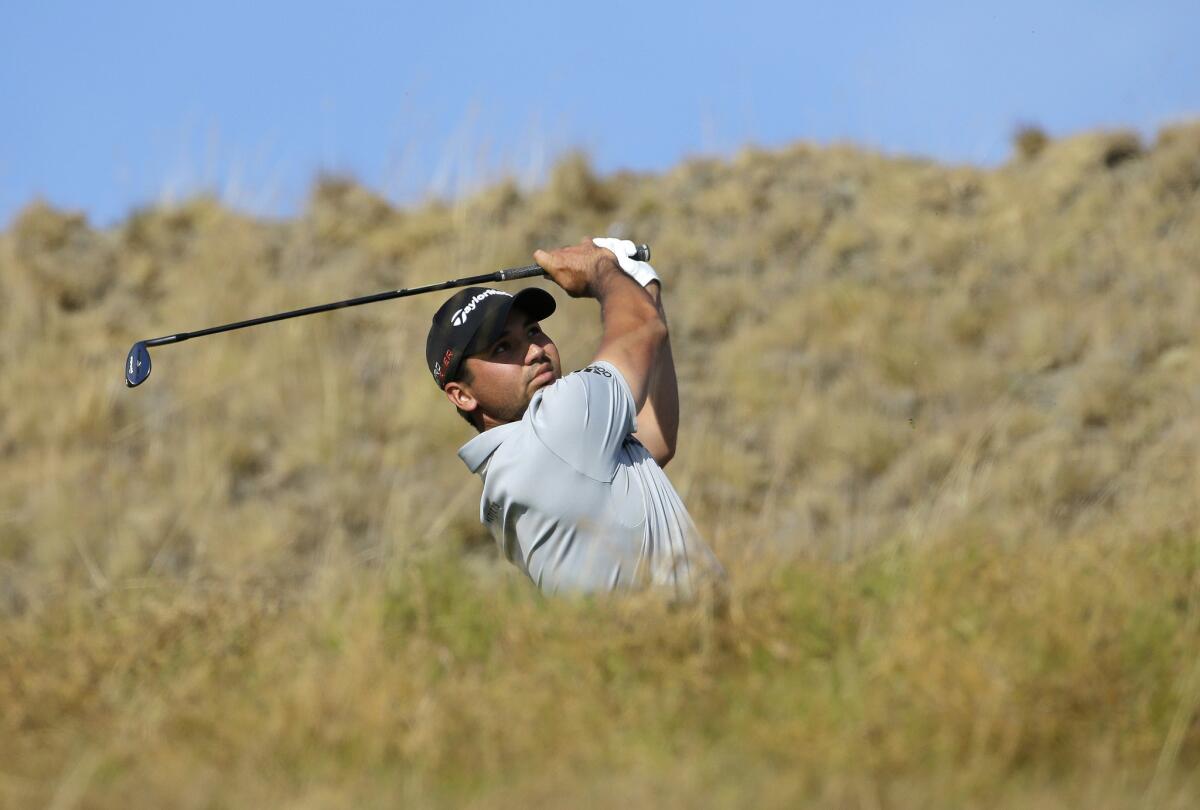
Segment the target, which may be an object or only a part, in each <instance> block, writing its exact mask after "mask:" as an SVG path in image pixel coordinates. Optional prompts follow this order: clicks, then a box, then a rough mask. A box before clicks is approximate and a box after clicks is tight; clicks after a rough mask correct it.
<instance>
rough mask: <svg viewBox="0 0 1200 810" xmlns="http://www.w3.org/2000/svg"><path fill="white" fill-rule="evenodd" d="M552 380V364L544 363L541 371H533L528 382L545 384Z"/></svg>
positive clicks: (538, 384) (537, 384)
mask: <svg viewBox="0 0 1200 810" xmlns="http://www.w3.org/2000/svg"><path fill="white" fill-rule="evenodd" d="M553 381H554V366H552V365H550V364H549V363H546V364H545V366H544V368H542V370H541V371H538V372H535V373H534V375H533V379H532V380H530V382H531V383H532V384H533V385H535V386H542V385H546V384H547V383H550V382H553Z"/></svg>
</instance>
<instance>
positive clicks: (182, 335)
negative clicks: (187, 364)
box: [145, 264, 546, 347]
mask: <svg viewBox="0 0 1200 810" xmlns="http://www.w3.org/2000/svg"><path fill="white" fill-rule="evenodd" d="M545 274H546V271H545V270H543V269H542V268H541V267H539V266H538V265H536V264H531V265H526V266H525V267H513V268H510V269H508V270H497V271H496V272H494V273H484V274H483V275H479V276H469V277H467V278H456V279H452V280H450V281H439V282H437V283H436V284H426V285H425V286H424V287H409V288H408V289H405V290H387V291H385V292H381V293H375V294H374V295H364V296H361V297H359V298H347V299H346V300H344V301H334V302H333V303H330V304H318V305H317V306H312V307H304V308H303V309H293V310H291V311H289V312H278V313H276V314H274V315H264V316H262V317H261V318H251V319H250V320H248V321H237V322H236V323H226V324H222V325H220V326H210V327H209V328H207V329H200V330H197V331H195V332H179V333H177V334H174V335H164V336H163V337H157V338H152V339H150V340H147V341H145V344H146V346H147V347H149V346H164V345H166V344H168V343H180V342H182V341H185V340H188V339H190V338H194V337H203V336H204V335H215V334H217V333H218V332H232V331H233V330H235V329H245V328H246V327H248V326H258V325H259V324H264V323H272V322H274V321H286V320H287V319H288V318H299V317H302V316H304V315H315V314H317V313H318V312H329V311H331V310H335V309H346V308H347V307H357V306H360V305H362V304H374V303H375V302H377V301H388V300H390V299H392V298H405V297H407V296H410V295H420V294H422V293H427V292H437V291H438V290H449V289H453V288H455V287H469V286H471V285H472V284H487V283H490V282H496V281H509V280H512V279H517V278H532V277H535V276H544V275H545Z"/></svg>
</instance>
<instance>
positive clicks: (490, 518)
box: [483, 502, 500, 523]
mask: <svg viewBox="0 0 1200 810" xmlns="http://www.w3.org/2000/svg"><path fill="white" fill-rule="evenodd" d="M499 519H500V504H498V503H491V502H489V503H488V505H487V508H485V509H484V510H483V522H484V523H495V522H496V521H497V520H499Z"/></svg>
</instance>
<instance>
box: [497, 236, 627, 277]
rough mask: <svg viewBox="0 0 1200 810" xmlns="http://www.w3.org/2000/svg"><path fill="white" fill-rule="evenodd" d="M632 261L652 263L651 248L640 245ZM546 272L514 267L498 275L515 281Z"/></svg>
mask: <svg viewBox="0 0 1200 810" xmlns="http://www.w3.org/2000/svg"><path fill="white" fill-rule="evenodd" d="M630 258H631V259H633V260H634V261H637V262H648V261H650V246H649V245H644V244H643V245H638V246H637V250H636V251H634V254H633V255H632V256H630ZM544 275H546V271H545V270H543V269H542V268H541V266H540V265H536V264H530V265H526V266H525V267H514V268H512V269H511V270H501V271H499V272H498V273H497V276H499V280H500V281H513V280H515V279H518V278H534V277H536V276H544Z"/></svg>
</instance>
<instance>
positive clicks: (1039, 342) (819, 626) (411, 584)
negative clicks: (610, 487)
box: [0, 126, 1200, 808]
mask: <svg viewBox="0 0 1200 810" xmlns="http://www.w3.org/2000/svg"><path fill="white" fill-rule="evenodd" d="M606 232H625V233H627V234H629V235H631V236H634V237H636V238H638V239H640V240H645V241H648V242H650V243H651V244H652V245H653V246H654V249H655V256H656V259H657V261H656V264H657V266H658V268H659V270H660V271H661V272H662V274H663V275H664V277H665V281H666V286H667V291H668V298H667V301H668V310H669V315H670V319H671V325H672V332H673V345H674V348H675V354H676V358H677V361H678V364H679V370H680V388H681V392H682V397H683V401H684V414H683V425H682V429H681V436H682V443H681V448H680V452H679V454H678V455H677V457H676V460H675V461H674V462H673V463H672V466H671V468H670V474H671V477H672V479H673V480H674V481H675V483H676V485H677V487H678V488H679V489H680V491H681V493H682V494H683V496H684V498H685V500H686V501H687V502H688V504H689V505H690V507H691V509H692V512H693V515H694V517H695V518H696V520H697V523H698V524H699V525H700V526H701V528H702V530H703V531H704V532H705V534H706V535H707V536H708V537H709V539H710V540H711V541H712V543H713V545H714V547H715V548H716V550H717V553H718V554H719V555H720V556H721V557H722V558H723V560H724V561H725V562H726V564H727V567H728V568H730V570H731V573H732V583H733V584H732V592H731V596H730V601H729V609H728V611H727V612H716V613H714V612H713V611H711V610H709V609H708V608H707V607H706V606H705V605H694V606H684V607H680V606H676V607H669V606H664V605H660V604H656V603H654V602H650V601H645V600H641V599H633V600H629V601H626V602H621V603H615V604H614V603H609V602H603V601H601V602H571V601H567V602H563V601H546V600H543V599H541V598H539V597H538V596H536V595H535V594H534V593H532V592H531V590H530V587H529V586H528V585H527V584H526V583H524V582H522V581H521V580H519V579H518V578H517V577H516V576H515V573H514V572H513V571H512V570H511V569H510V568H508V567H506V566H505V565H504V564H502V563H500V562H499V561H498V560H497V559H496V553H495V551H494V549H492V548H491V547H490V545H489V542H490V541H489V540H488V538H487V535H486V534H485V532H484V531H483V530H482V528H481V527H480V526H479V525H478V523H477V519H476V514H477V499H478V484H477V483H476V482H475V480H474V479H472V478H471V477H470V476H469V474H468V473H467V472H466V470H465V469H464V468H463V467H462V466H461V462H459V461H458V459H457V458H456V457H455V455H454V450H455V449H456V448H457V447H458V445H459V444H461V443H462V442H463V441H464V440H465V439H466V438H468V433H467V432H466V431H467V430H468V429H467V428H466V427H465V425H463V423H462V422H461V421H460V420H459V419H458V417H457V416H456V415H455V414H454V412H453V410H452V409H450V408H449V407H448V406H447V405H446V403H444V402H443V401H441V397H440V395H439V393H438V392H437V390H436V388H435V387H434V386H433V385H432V384H431V383H430V382H429V381H428V376H427V375H428V372H427V371H426V370H425V369H424V368H423V361H422V359H421V357H422V354H421V347H422V346H423V340H424V333H425V330H426V325H427V323H428V318H429V316H430V314H431V313H432V311H433V309H434V308H435V307H436V306H437V304H438V303H440V300H439V299H436V298H431V299H429V300H421V299H417V300H410V301H400V302H392V303H387V304H379V305H374V306H371V307H364V308H359V309H355V310H348V311H345V312H340V313H335V314H330V315H322V316H316V317H313V318H306V319H301V320H297V321H293V322H287V323H284V324H277V325H274V326H268V327H262V328H258V329H254V330H250V331H246V332H241V333H234V334H229V335H223V336H219V337H212V338H206V339H205V340H203V341H197V342H195V343H184V344H180V345H178V346H172V347H167V348H163V349H159V350H157V351H155V353H154V359H155V371H154V375H153V376H152V377H151V379H150V380H149V381H148V382H147V383H146V384H145V385H144V386H143V387H141V388H139V389H137V390H134V391H127V390H126V389H125V388H124V387H123V382H122V380H121V377H120V375H119V373H118V369H117V367H118V365H119V364H120V363H121V360H122V359H123V356H124V352H125V350H126V349H127V348H128V346H129V345H130V344H131V343H132V341H133V340H135V339H138V338H146V337H151V336H156V335H159V334H168V333H171V332H175V331H180V330H186V329H193V328H198V327H201V326H205V325H209V324H214V323H220V322H224V321H230V320H236V319H240V318H244V317H249V316H252V315H255V314H261V313H266V312H272V311H277V310H280V309H284V308H291V307H298V306H303V305H307V304H311V303H317V302H322V301H327V300H334V299H338V298H344V297H348V296H351V295H355V294H361V293H367V292H373V291H376V290H379V289H386V288H390V287H401V286H409V285H413V284H419V283H427V282H430V281H435V280H439V279H443V278H448V277H453V276H459V275H467V274H473V273H476V272H483V271H485V270H488V269H492V268H496V267H501V266H510V265H514V264H521V263H525V262H526V261H527V259H528V256H529V254H530V252H531V251H532V249H533V248H534V247H536V246H539V245H551V244H560V243H566V242H571V241H575V240H577V239H578V238H580V237H582V236H584V235H592V234H598V233H606ZM1198 255H1200V128H1197V127H1195V126H1180V127H1176V128H1173V129H1169V130H1164V131H1163V132H1162V133H1160V135H1159V136H1158V138H1157V140H1156V141H1155V143H1153V144H1152V145H1143V144H1141V143H1139V142H1138V140H1137V139H1136V138H1134V137H1132V136H1130V135H1127V134H1122V133H1093V134H1088V135H1083V136H1079V137H1076V138H1071V139H1066V140H1062V141H1050V142H1045V143H1040V144H1039V145H1038V148H1037V149H1028V148H1021V149H1019V153H1018V155H1017V156H1016V157H1015V158H1014V160H1013V161H1012V162H1011V163H1010V164H1008V165H1006V166H1004V167H1001V168H999V169H997V170H994V171H983V170H977V169H972V168H968V167H946V166H940V165H937V164H934V163H930V162H925V161H916V160H907V159H899V158H890V157H885V156H881V155H876V154H871V153H866V152H863V151H860V150H857V149H853V148H850V147H834V148H816V147H811V146H807V145H804V144H799V145H796V146H794V147H791V148H789V149H786V150H782V151H778V152H766V151H759V150H747V151H744V152H743V153H741V154H740V155H738V156H737V157H736V158H735V159H733V160H731V161H728V162H723V161H716V160H700V161H692V162H689V163H685V164H681V165H680V166H678V167H677V168H676V169H674V170H672V171H670V172H668V173H666V174H664V175H661V176H639V175H632V174H620V175H615V176H612V177H607V178H604V177H597V176H596V175H595V174H594V173H593V172H592V171H591V170H590V169H589V167H588V165H587V162H586V160H584V159H583V158H581V157H578V156H575V157H571V158H568V159H565V160H563V161H562V162H561V163H560V164H559V165H558V166H557V168H556V169H555V171H554V172H553V173H552V176H551V178H550V180H549V182H548V183H547V184H546V186H545V187H544V188H541V189H538V190H535V191H526V190H523V189H521V188H520V187H518V186H517V185H516V184H514V183H500V184H498V185H496V186H493V187H491V188H489V189H487V190H485V191H483V192H481V193H480V194H478V195H475V196H472V197H469V198H466V199H463V200H460V201H457V202H454V203H445V202H432V203H429V204H426V205H424V206H421V207H416V208H411V209H405V210H397V209H395V208H393V207H392V206H390V205H389V204H388V203H387V202H386V201H384V200H382V199H380V198H379V197H377V196H376V195H374V194H372V193H371V192H370V191H368V190H367V189H365V188H363V187H362V186H360V185H358V184H356V183H353V182H350V181H346V180H344V179H338V178H325V179H322V180H321V181H320V182H318V183H317V184H316V186H315V187H314V189H313V192H312V196H311V199H310V200H309V203H308V206H307V208H306V210H305V212H304V213H303V215H301V216H300V217H298V218H296V219H295V220H290V221H285V222H269V221H261V220H254V219H251V218H248V217H245V216H242V215H239V214H237V213H235V212H232V211H230V210H227V209H226V208H224V207H222V206H221V205H219V204H217V203H216V202H214V201H212V200H209V199H204V198H198V199H195V200H192V201H191V202H189V203H187V204H184V205H181V206H177V207H170V208H168V207H156V208H151V209H147V210H144V211H140V212H137V213H135V214H133V215H131V216H130V217H129V218H128V219H127V220H125V221H124V222H122V223H121V224H119V225H118V226H116V227H114V228H111V229H108V230H103V231H101V230H96V229H94V228H91V227H89V225H88V223H87V222H86V221H85V220H84V219H82V218H81V217H79V216H76V215H73V214H71V213H69V212H63V211H58V210H54V209H51V208H48V207H46V206H44V205H38V204H33V205H31V206H30V207H29V208H27V209H26V210H25V211H24V212H23V214H22V215H21V216H20V217H19V218H18V219H17V221H16V222H15V223H14V224H13V226H12V227H11V228H10V229H9V230H8V232H6V233H4V234H2V235H0V334H3V336H4V340H3V341H2V342H0V368H2V369H3V371H4V373H3V374H2V375H0V401H2V402H3V409H2V412H0V705H3V706H4V707H5V709H4V712H3V714H2V717H0V763H3V764H0V803H3V804H7V805H10V806H38V805H49V806H56V807H70V806H97V807H100V806H121V807H128V806H163V805H171V806H198V807H199V806H204V807H207V806H229V805H234V806H246V805H263V804H284V803H286V804H288V805H292V806H312V807H324V806H346V805H364V806H395V805H396V804H404V805H414V806H423V805H425V806H440V805H456V806H461V805H463V804H467V805H471V806H481V807H483V806H512V805H517V804H570V805H582V806H592V805H595V806H610V805H613V804H618V803H622V804H638V805H648V804H666V805H670V806H694V805H709V806H750V805H766V806H779V807H782V806H793V805H794V804H796V803H800V802H807V803H810V804H816V805H823V806H831V807H864V808H866V807H881V806H889V807H890V806H914V807H915V806H929V805H931V804H934V805H938V806H963V807H994V806H1022V807H1026V806H1032V807H1047V808H1050V807H1071V806H1080V805H1088V806H1096V807H1130V806H1144V807H1189V806H1193V805H1194V804H1195V800H1196V798H1197V795H1198V793H1197V789H1198V787H1200V786H1198V785H1197V783H1196V781H1195V778H1194V776H1193V773H1194V771H1195V768H1196V765H1197V764H1198V763H1200V721H1198V720H1197V712H1198V708H1200V666H1198V665H1197V661H1198V660H1200V657H1198V656H1197V650H1200V606H1198V604H1197V597H1198V595H1200V474H1198V472H1197V458H1200V419H1197V406H1198V405H1200V347H1198V346H1197V326H1196V324H1197V313H1200V273H1198V272H1197V270H1196V257H1197V256H1198ZM558 298H559V302H560V314H559V315H556V316H555V317H554V318H553V319H552V320H551V321H549V322H547V324H546V327H547V330H548V331H549V332H550V333H551V334H552V335H553V336H554V337H555V338H556V340H557V341H558V342H559V344H560V346H561V347H562V349H563V353H564V359H565V362H566V364H567V365H568V366H571V367H579V366H582V365H584V364H585V363H586V362H587V360H588V359H589V356H588V351H589V349H590V348H591V347H592V346H594V345H595V341H596V338H597V334H598V333H597V324H596V316H595V313H594V305H589V303H588V302H578V301H573V300H570V299H567V298H566V297H565V296H561V295H560V296H558Z"/></svg>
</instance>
